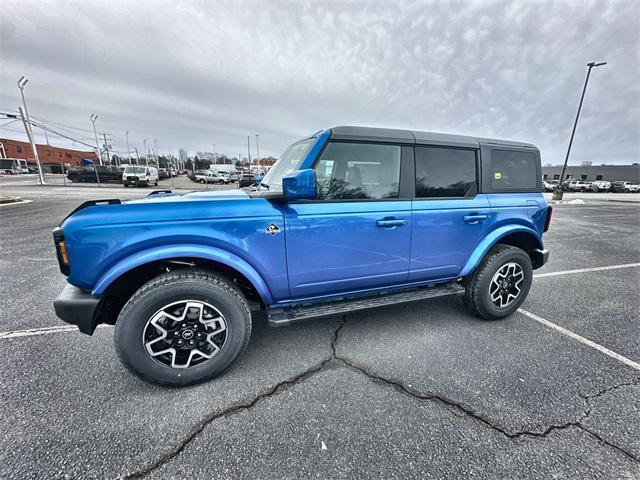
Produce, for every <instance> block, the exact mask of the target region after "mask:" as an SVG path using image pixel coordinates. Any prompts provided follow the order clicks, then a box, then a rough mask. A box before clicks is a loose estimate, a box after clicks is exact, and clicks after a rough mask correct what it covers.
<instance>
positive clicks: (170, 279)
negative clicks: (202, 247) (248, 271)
mask: <svg viewBox="0 0 640 480" xmlns="http://www.w3.org/2000/svg"><path fill="white" fill-rule="evenodd" d="M250 336H251V315H250V312H249V307H248V304H247V302H246V300H245V299H244V297H243V295H242V294H241V293H240V291H239V290H238V289H237V288H236V287H235V286H234V285H233V284H231V283H229V282H228V281H227V280H225V279H224V278H223V277H220V276H218V275H215V274H213V273H210V272H207V271H203V270H179V271H176V272H170V273H167V274H164V275H161V276H159V277H156V278H154V279H152V280H150V281H149V282H147V283H146V284H145V285H143V286H142V287H141V288H140V289H139V290H138V291H137V292H136V293H135V294H134V295H133V296H132V297H131V298H130V299H129V301H128V302H127V303H126V305H125V306H124V308H123V309H122V312H120V315H119V316H118V320H117V322H116V329H115V337H114V338H115V344H116V350H117V352H118V356H119V357H120V360H121V361H122V363H123V364H124V365H125V366H126V367H127V368H128V369H129V370H130V371H131V372H133V373H134V374H136V375H137V376H139V377H140V378H142V379H143V380H145V381H148V382H152V383H156V384H159V385H167V386H185V385H193V384H196V383H200V382H204V381H206V380H209V379H211V378H214V377H216V376H217V375H220V374H221V373H222V372H223V371H224V370H225V369H226V368H227V367H229V365H231V363H233V361H234V360H236V358H238V356H240V354H241V353H242V352H243V351H244V349H245V348H246V346H247V344H248V343H249V337H250Z"/></svg>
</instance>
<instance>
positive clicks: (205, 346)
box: [142, 300, 227, 368]
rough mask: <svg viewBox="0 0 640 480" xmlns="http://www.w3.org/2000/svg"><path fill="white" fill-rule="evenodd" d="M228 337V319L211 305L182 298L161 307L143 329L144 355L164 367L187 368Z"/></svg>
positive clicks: (203, 359) (210, 354) (213, 352)
mask: <svg viewBox="0 0 640 480" xmlns="http://www.w3.org/2000/svg"><path fill="white" fill-rule="evenodd" d="M226 339H227V322H226V320H225V318H224V316H223V315H222V313H220V311H219V310H218V309H217V308H215V307H214V306H213V305H210V304H208V303H206V302H202V301H200V300H181V301H178V302H173V303H170V304H168V305H165V306H164V307H162V308H160V309H159V310H158V311H157V312H156V313H154V314H153V315H152V316H151V317H150V318H149V320H147V323H146V325H145V327H144V330H143V332H142V343H143V346H144V349H145V351H146V352H147V354H148V355H149V356H150V357H151V358H152V359H153V360H154V361H155V362H158V363H160V364H161V365H163V366H166V367H171V368H189V367H194V366H197V365H201V364H202V363H204V362H206V361H207V360H209V359H211V358H212V357H214V356H215V355H217V354H218V352H220V350H221V349H222V348H223V347H224V344H225V342H226Z"/></svg>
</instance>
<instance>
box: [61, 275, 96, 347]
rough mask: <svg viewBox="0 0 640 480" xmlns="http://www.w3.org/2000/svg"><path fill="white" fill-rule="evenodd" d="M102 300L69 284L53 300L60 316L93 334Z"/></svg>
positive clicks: (84, 331) (81, 329)
mask: <svg viewBox="0 0 640 480" xmlns="http://www.w3.org/2000/svg"><path fill="white" fill-rule="evenodd" d="M100 300H101V299H100V297H96V296H94V295H91V294H90V293H86V292H83V291H82V290H80V289H79V288H76V287H74V286H73V285H67V286H66V287H64V290H62V292H60V295H58V297H57V298H56V299H55V300H54V301H53V308H54V309H55V311H56V315H57V316H58V318H60V319H61V320H64V321H65V322H67V323H70V324H71V325H76V326H77V327H78V328H79V329H80V331H81V332H82V333H86V334H87V335H92V334H93V331H94V330H95V329H96V325H97V322H96V313H97V311H98V305H99V304H100Z"/></svg>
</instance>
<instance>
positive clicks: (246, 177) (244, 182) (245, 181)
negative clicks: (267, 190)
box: [238, 173, 256, 188]
mask: <svg viewBox="0 0 640 480" xmlns="http://www.w3.org/2000/svg"><path fill="white" fill-rule="evenodd" d="M254 183H256V176H255V175H254V174H253V173H243V174H242V176H241V177H240V180H238V187H240V188H245V187H250V186H251V185H253V184H254Z"/></svg>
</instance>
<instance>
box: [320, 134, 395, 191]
mask: <svg viewBox="0 0 640 480" xmlns="http://www.w3.org/2000/svg"><path fill="white" fill-rule="evenodd" d="M400 152H401V147H400V146H397V145H378V144H369V143H339V142H333V143H329V145H327V148H325V150H324V152H323V153H322V156H321V157H320V160H319V161H318V162H317V164H316V166H315V168H314V169H315V171H316V177H317V180H318V199H319V200H349V199H383V198H398V187H399V185H400Z"/></svg>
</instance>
